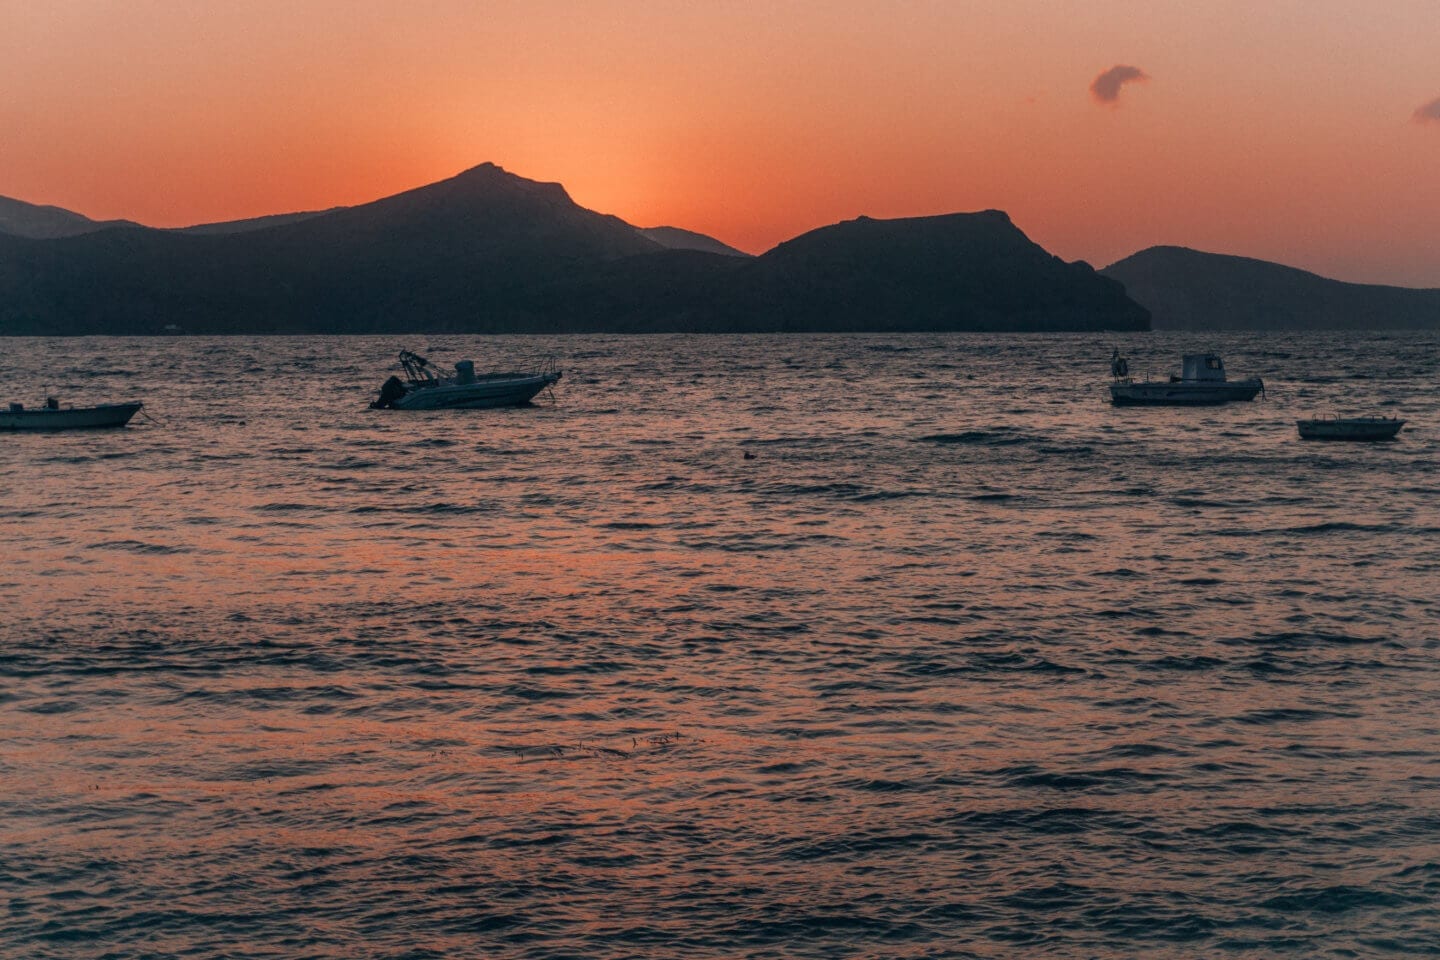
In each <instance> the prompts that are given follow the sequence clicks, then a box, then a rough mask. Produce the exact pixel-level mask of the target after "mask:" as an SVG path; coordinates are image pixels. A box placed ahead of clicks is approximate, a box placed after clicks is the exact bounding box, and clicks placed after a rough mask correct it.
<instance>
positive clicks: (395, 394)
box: [370, 377, 408, 410]
mask: <svg viewBox="0 0 1440 960" xmlns="http://www.w3.org/2000/svg"><path fill="white" fill-rule="evenodd" d="M407 392H408V391H407V390H406V389H405V382H404V381H403V380H401V379H400V378H399V377H391V378H390V379H389V380H386V381H385V382H384V383H383V384H381V386H380V396H379V397H377V398H376V399H374V400H371V401H370V409H371V410H385V409H387V408H389V407H393V406H395V401H396V400H399V399H400V398H401V397H403V396H405V394H406V393H407Z"/></svg>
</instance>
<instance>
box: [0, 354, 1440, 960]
mask: <svg viewBox="0 0 1440 960" xmlns="http://www.w3.org/2000/svg"><path fill="white" fill-rule="evenodd" d="M1112 346H1119V347H1120V348H1121V349H1122V350H1124V351H1126V352H1127V353H1128V354H1129V355H1130V358H1131V364H1132V369H1133V370H1135V371H1136V372H1139V373H1141V374H1142V375H1143V374H1144V372H1145V371H1146V370H1147V369H1148V370H1153V371H1154V372H1155V373H1157V374H1160V373H1163V372H1165V371H1166V370H1167V369H1168V368H1169V367H1170V366H1171V365H1172V363H1174V362H1175V361H1178V358H1179V355H1180V354H1181V353H1182V352H1183V351H1185V350H1187V349H1195V348H1211V347H1213V348H1215V349H1218V350H1220V351H1221V352H1222V353H1223V354H1224V356H1225V358H1226V361H1227V365H1228V366H1229V368H1230V370H1231V375H1232V376H1238V377H1243V376H1248V375H1253V374H1258V375H1260V376H1263V377H1264V378H1265V382H1266V384H1267V387H1268V388H1269V394H1268V399H1266V400H1263V401H1257V402H1255V403H1240V404H1233V405H1230V406H1226V407H1221V408H1214V409H1199V410H1183V409H1165V408H1156V409H1113V408H1111V407H1110V406H1109V405H1108V404H1107V403H1106V402H1105V399H1106V397H1107V394H1106V391H1105V384H1106V381H1107V370H1108V359H1109V355H1110V350H1111V347H1112ZM3 347H4V350H3V353H0V382H3V383H4V384H5V385H6V387H5V391H4V392H5V394H7V396H0V401H9V400H20V401H24V402H26V403H27V404H32V403H38V402H39V401H40V400H41V399H42V397H43V396H44V395H45V393H46V387H47V385H48V387H49V392H52V393H56V394H57V395H59V396H60V397H61V399H62V400H64V401H66V402H72V403H77V404H82V405H83V404H85V403H93V402H99V401H109V400H121V399H130V398H135V399H143V400H144V401H145V404H146V412H148V413H150V414H151V415H153V417H154V421H147V420H143V419H137V420H136V421H135V422H134V423H133V424H132V425H131V426H130V427H129V428H127V429H125V430H121V431H109V432H100V433H88V434H55V435H49V436H20V435H6V436H0V546H3V550H4V562H3V565H0V784H3V789H0V955H3V956H4V957H6V958H9V957H17V958H19V957H24V958H46V957H63V958H72V957H87V958H89V957H95V958H99V957H107V958H120V957H127V958H128V957H191V958H196V957H216V958H219V957H225V958H242V957H243V958H258V957H276V958H280V957H283V958H294V957H316V958H355V957H387V958H389V957H409V958H423V957H436V958H440V957H444V958H450V957H499V958H518V957H525V958H532V957H533V958H541V957H544V958H559V957H568V958H611V957H614V958H620V957H646V958H648V957H683V958H732V957H776V958H782V957H784V958H789V957H827V958H828V957H987V958H988V957H1140V956H1144V957H1159V958H1169V957H1173V958H1191V957H1197V956H1226V955H1228V956H1234V957H1244V958H1252V957H1271V956H1285V957H1356V956H1366V957H1369V956H1379V955H1387V954H1390V955H1396V956H1415V955H1422V954H1428V955H1437V954H1440V706H1437V704H1440V664H1437V653H1440V391H1437V382H1440V381H1437V377H1440V337H1437V336H1434V335H1428V336H1413V335H1386V334H1368V335H1331V334H1326V335H1287V336H1280V335H1273V336H1258V335H1226V336H1223V337H1214V338H1208V339H1202V338H1197V337H1187V336H1182V335H1173V334H1171V335H1166V334H1155V335H1137V336H1128V335H1127V336H1114V337H1112V336H1100V335H1094V336H1089V335H1083V336H1082V335H1077V336H1024V337H1020V336H958V335H957V336H926V335H912V336H843V337H842V336H834V337H816V336H804V337H801V336H791V337H787V336H775V337H575V338H565V339H555V340H547V339H540V338H496V339H492V338H479V337H475V338H465V337H435V338H428V339H427V338H424V337H412V338H408V339H406V338H339V337H315V338H279V337H275V338H216V339H209V338H169V339H64V340H61V339H57V340H40V339H31V340H26V339H20V340H6V341H4V342H3ZM402 347H409V348H413V349H418V350H420V351H421V352H424V353H426V354H427V355H429V356H431V358H432V359H435V360H439V361H445V362H451V361H454V360H457V359H461V358H464V357H473V358H474V359H475V360H476V361H477V366H479V367H481V368H484V367H488V366H491V365H492V363H493V364H498V365H502V366H508V365H509V364H508V362H507V361H508V360H509V359H510V358H513V357H516V356H523V355H527V354H534V353H539V352H544V351H554V352H556V353H557V354H558V356H559V359H560V361H561V365H562V366H563V367H564V369H565V371H566V374H565V379H564V380H563V381H561V383H560V385H559V387H558V388H557V390H556V392H555V401H554V402H553V403H551V402H549V401H548V400H546V401H545V402H544V403H543V404H541V405H538V406H535V407H532V408H528V409H519V410H496V411H458V412H457V411H451V412H437V413H405V412H398V411H371V410H368V409H366V403H367V402H368V401H369V400H370V399H371V398H372V397H373V396H374V394H375V392H376V390H377V389H378V388H379V386H380V383H381V381H382V380H383V379H384V378H385V377H386V376H388V375H389V374H390V373H391V372H393V371H392V370H391V369H389V368H390V367H391V365H392V364H393V360H394V357H395V354H396V352H397V351H398V350H399V349H401V348H402ZM1337 410H1338V411H1350V412H1356V413H1378V414H1386V415H1400V416H1404V417H1408V418H1409V419H1410V427H1409V428H1408V429H1407V430H1406V432H1405V433H1403V434H1402V435H1401V439H1400V440H1399V441H1397V442H1395V443H1392V444H1315V443H1302V442H1300V441H1299V440H1298V438H1297V436H1296V431H1295V425H1294V422H1293V421H1294V419H1295V418H1296V417H1297V416H1303V415H1308V414H1311V413H1330V412H1334V411H1337Z"/></svg>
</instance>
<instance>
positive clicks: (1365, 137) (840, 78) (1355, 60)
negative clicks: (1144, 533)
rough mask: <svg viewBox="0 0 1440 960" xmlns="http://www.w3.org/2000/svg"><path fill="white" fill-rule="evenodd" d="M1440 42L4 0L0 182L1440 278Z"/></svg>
mask: <svg viewBox="0 0 1440 960" xmlns="http://www.w3.org/2000/svg"><path fill="white" fill-rule="evenodd" d="M1437 41H1440V7H1437V6H1436V4H1435V2H1434V0H1385V2H1384V3H1378V4H1377V3H1373V2H1371V3H1362V2H1338V0H1263V2H1257V0H1247V2H1233V0H1208V2H1204V3H1197V2H1189V0H1186V2H1178V0H1177V2H1169V0H1150V2H1141V0H1134V2H1130V0H1003V2H1002V0H991V2H979V0H975V2H966V0H906V2H902V0H889V2H887V0H824V2H821V0H768V2H747V0H729V2H726V0H694V2H684V0H643V2H642V0H635V2H629V0H626V2H618V0H617V2H606V0H592V2H579V0H577V2H566V3H561V2H545V0H529V2H513V3H511V2H481V0H412V2H400V0H394V2H380V0H344V2H342V0H283V2H281V0H233V2H229V3H224V4H221V3H215V4H211V3H206V2H203V0H115V2H110V0H45V2H43V3H42V2H38V0H0V195H4V196H9V197H14V198H17V199H21V200H27V201H30V202H33V203H52V204H56V205H58V206H62V207H66V208H68V209H72V210H76V211H79V212H81V213H84V214H86V215H88V216H91V217H95V218H97V219H104V218H111V217H125V218H129V219H134V220H139V221H141V222H144V223H149V224H153V225H157V226H175V225H182V224H189V223H196V222H204V221H211V220H224V219H233V218H239V217H249V216H258V215H261V214H266V213H278V212H283V211H289V210H298V209H316V208H323V207H329V206H335V205H338V204H353V203H359V202H364V201H366V200H371V199H375V198H377V197H380V196H383V195H386V194H390V193H395V192H398V191H400V190H404V189H408V188H410V187H414V186H419V185H421V184H424V183H428V182H432V181H434V180H438V179H442V178H444V177H447V176H451V175H453V174H455V173H457V172H459V171H460V170H462V169H465V168H467V167H471V166H474V165H475V164H477V163H480V162H483V161H486V160H491V161H494V162H496V163H499V164H501V165H502V166H504V167H505V168H506V169H508V170H511V171H512V172H515V173H519V174H521V175H523V176H528V177H532V178H535V179H541V180H558V181H560V182H562V183H564V184H565V185H566V187H567V188H568V189H569V190H570V193H571V195H572V196H573V197H574V198H575V199H576V200H577V201H578V202H579V203H581V204H583V205H585V206H588V207H591V208H593V209H597V210H601V211H604V212H607V213H615V214H618V215H619V216H622V217H624V218H625V219H627V220H630V221H631V222H634V223H637V224H640V225H647V226H648V225H653V224H659V223H669V224H675V225H678V226H683V227H688V228H691V229H695V230H700V231H703V232H706V233H710V234H713V235H715V236H717V237H719V238H720V239H722V240H725V241H727V242H729V243H732V244H735V245H736V246H739V247H742V248H744V249H746V250H750V251H756V252H758V251H762V250H764V249H767V248H768V247H770V246H772V245H773V244H775V243H777V242H779V241H780V240H783V239H786V238H788V237H791V236H794V235H795V234H797V233H801V232H803V231H805V230H808V229H811V228H813V227H817V226H820V225H823V224H826V223H831V222H834V221H836V220H840V219H845V218H849V217H853V216H856V215H858V214H861V213H864V214H868V215H870V216H876V217H889V216H908V215H919V214H931V213H944V212H951V211H957V210H976V209H984V208H988V207H998V208H1001V209H1004V210H1007V211H1008V212H1009V213H1010V214H1011V216H1012V217H1013V218H1014V219H1015V222H1016V223H1017V224H1019V226H1020V227H1021V228H1022V229H1024V230H1025V231H1026V232H1027V233H1029V234H1030V236H1031V237H1032V238H1033V239H1035V240H1036V241H1037V242H1039V243H1041V244H1043V245H1045V246H1046V247H1048V248H1049V249H1050V250H1052V251H1053V252H1055V253H1057V254H1059V255H1061V256H1063V257H1065V258H1067V259H1075V258H1084V259H1087V260H1090V261H1091V262H1092V263H1094V264H1096V265H1097V266H1100V265H1104V264H1106V263H1109V262H1110V261H1112V260H1114V259H1117V258H1119V257H1122V256H1125V255H1127V254H1130V253H1132V252H1134V251H1135V250H1138V249H1141V248H1143V247H1146V246H1149V245H1151V244H1156V243H1175V244H1183V245H1186V246H1193V247H1198V248H1200V249H1206V250H1214V251H1220V252H1227V253H1239V254H1244V255H1248V256H1257V257H1263V258H1265V259H1270V260H1277V261H1280V262H1284V263H1290V264H1293V265H1296V266H1301V267H1305V268H1307V269H1311V270H1315V271H1317V272H1320V273H1323V274H1326V275H1329V276H1335V277H1339V278H1341V279H1347V280H1363V281H1373V282H1386V283H1399V284H1407V285H1414V286H1435V287H1440V242H1437V241H1440V235H1437V234H1440V230H1437V225H1440V172H1437V171H1440V121H1431V122H1428V123H1420V122H1416V121H1415V120H1414V119H1413V117H1414V115H1415V112H1416V110H1417V109H1418V108H1420V107H1422V106H1423V105H1425V104H1427V103H1430V102H1431V101H1434V100H1435V99H1436V98H1440V67H1437V63H1440V59H1437ZM1118 64H1124V65H1130V66H1134V67H1136V68H1138V69H1139V70H1141V71H1143V72H1144V73H1145V74H1147V75H1148V76H1149V77H1150V79H1149V80H1148V81H1145V82H1133V83H1129V84H1126V85H1125V86H1124V87H1123V88H1121V91H1120V95H1119V97H1118V99H1117V100H1116V101H1115V103H1113V104H1108V105H1107V104H1102V103H1098V102H1096V100H1095V99H1093V98H1092V96H1091V94H1090V91H1089V87H1090V83H1091V81H1092V80H1094V79H1095V77H1096V76H1097V75H1098V74H1099V73H1101V72H1102V71H1104V70H1106V69H1108V68H1110V67H1112V66H1115V65H1118Z"/></svg>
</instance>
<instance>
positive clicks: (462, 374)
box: [455, 360, 475, 383]
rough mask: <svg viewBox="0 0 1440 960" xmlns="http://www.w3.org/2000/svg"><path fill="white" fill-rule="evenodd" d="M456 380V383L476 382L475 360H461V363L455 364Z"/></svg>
mask: <svg viewBox="0 0 1440 960" xmlns="http://www.w3.org/2000/svg"><path fill="white" fill-rule="evenodd" d="M455 382H456V383H474V382H475V361H474V360H461V361H460V362H459V363H457V364H455Z"/></svg>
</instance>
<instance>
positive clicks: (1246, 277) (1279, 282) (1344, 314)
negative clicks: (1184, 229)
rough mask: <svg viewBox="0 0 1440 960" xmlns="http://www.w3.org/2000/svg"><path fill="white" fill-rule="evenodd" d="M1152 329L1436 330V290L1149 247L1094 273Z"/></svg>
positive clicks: (1439, 293)
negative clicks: (1137, 306)
mask: <svg viewBox="0 0 1440 960" xmlns="http://www.w3.org/2000/svg"><path fill="white" fill-rule="evenodd" d="M1100 272H1101V273H1102V274H1104V275H1105V276H1107V277H1113V278H1115V279H1116V280H1119V281H1120V282H1121V283H1123V284H1125V289H1126V291H1127V292H1128V293H1129V294H1130V296H1131V297H1132V298H1133V299H1134V300H1136V301H1137V302H1138V303H1141V304H1143V305H1144V306H1145V307H1147V308H1149V310H1150V313H1151V316H1152V318H1153V323H1154V326H1155V329H1157V330H1344V329H1428V330H1437V329H1440V290H1416V289H1410V288H1406V287H1389V286H1381V285H1377V284H1362V283H1345V282H1343V281H1340V280H1331V279H1328V278H1326V277H1321V276H1318V275H1317V274H1313V273H1308V272H1306V271H1304V270H1297V269H1296V268H1294V267H1287V266H1283V265H1281V264H1278V263H1270V262H1268V261H1265V260H1253V259H1250V258H1248V257H1234V256H1228V255H1225V254H1219V253H1203V252H1201V251H1199V250H1191V249H1188V248H1186V247H1150V248H1149V249H1146V250H1141V251H1140V252H1139V253H1136V254H1133V255H1132V256H1129V257H1126V258H1125V259H1124V260H1120V261H1118V262H1116V263H1113V264H1111V265H1110V266H1108V267H1106V268H1105V269H1104V270H1101V271H1100Z"/></svg>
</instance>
